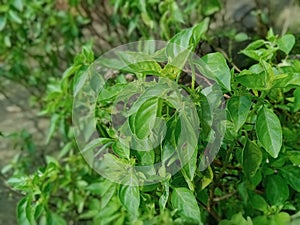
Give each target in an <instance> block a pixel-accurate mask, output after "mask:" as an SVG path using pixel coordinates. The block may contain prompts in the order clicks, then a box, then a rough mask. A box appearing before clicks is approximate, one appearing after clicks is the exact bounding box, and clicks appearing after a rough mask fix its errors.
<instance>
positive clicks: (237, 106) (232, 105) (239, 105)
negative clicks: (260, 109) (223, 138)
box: [227, 96, 251, 132]
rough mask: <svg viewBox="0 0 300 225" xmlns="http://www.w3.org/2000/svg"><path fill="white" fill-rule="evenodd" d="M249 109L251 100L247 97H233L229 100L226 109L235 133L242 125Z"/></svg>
mask: <svg viewBox="0 0 300 225" xmlns="http://www.w3.org/2000/svg"><path fill="white" fill-rule="evenodd" d="M250 108H251V100H250V98H249V97H247V96H235V97H232V98H230V99H229V101H228V103H227V109H228V111H229V115H230V117H231V119H232V122H233V123H234V127H235V131H236V132H238V131H239V129H240V128H241V127H242V126H243V125H244V123H245V122H246V120H247V117H248V114H249V111H250Z"/></svg>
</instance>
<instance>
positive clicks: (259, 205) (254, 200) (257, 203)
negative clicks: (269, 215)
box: [249, 192, 268, 212]
mask: <svg viewBox="0 0 300 225" xmlns="http://www.w3.org/2000/svg"><path fill="white" fill-rule="evenodd" d="M249 195H250V196H249V203H250V204H251V206H252V207H253V208H254V209H257V210H259V211H261V212H267V211H268V203H267V202H266V201H265V199H264V198H263V197H262V196H260V195H258V194H256V193H252V192H251V193H249Z"/></svg>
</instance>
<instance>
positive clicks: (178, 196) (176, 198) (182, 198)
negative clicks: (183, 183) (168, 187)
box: [171, 188, 202, 224]
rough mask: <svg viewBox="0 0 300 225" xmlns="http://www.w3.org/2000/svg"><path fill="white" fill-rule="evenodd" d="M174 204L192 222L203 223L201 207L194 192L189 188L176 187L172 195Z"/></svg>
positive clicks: (182, 215) (180, 213)
mask: <svg viewBox="0 0 300 225" xmlns="http://www.w3.org/2000/svg"><path fill="white" fill-rule="evenodd" d="M171 202H172V206H173V208H174V209H177V210H178V214H179V215H180V216H181V217H183V218H184V219H186V221H188V222H190V224H191V223H192V224H194V223H195V224H202V222H201V216H200V209H199V206H198V204H197V201H196V198H195V196H194V195H193V193H192V192H191V191H190V190H189V189H187V188H175V189H174V190H173V192H172V197H171Z"/></svg>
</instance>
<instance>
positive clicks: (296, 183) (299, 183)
mask: <svg viewBox="0 0 300 225" xmlns="http://www.w3.org/2000/svg"><path fill="white" fill-rule="evenodd" d="M280 172H281V173H280V174H281V175H282V176H283V178H284V179H285V181H286V182H287V183H288V184H289V185H290V186H291V187H292V188H293V189H294V190H296V191H298V192H300V179H299V174H300V168H299V167H297V166H292V165H288V166H285V167H284V168H282V169H280Z"/></svg>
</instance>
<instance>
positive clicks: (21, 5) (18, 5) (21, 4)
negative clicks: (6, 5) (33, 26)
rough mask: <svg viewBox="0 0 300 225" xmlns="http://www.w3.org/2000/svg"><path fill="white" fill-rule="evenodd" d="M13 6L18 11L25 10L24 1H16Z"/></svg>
mask: <svg viewBox="0 0 300 225" xmlns="http://www.w3.org/2000/svg"><path fill="white" fill-rule="evenodd" d="M13 6H14V7H16V9H17V10H19V11H23V8H24V2H23V0H14V1H13Z"/></svg>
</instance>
